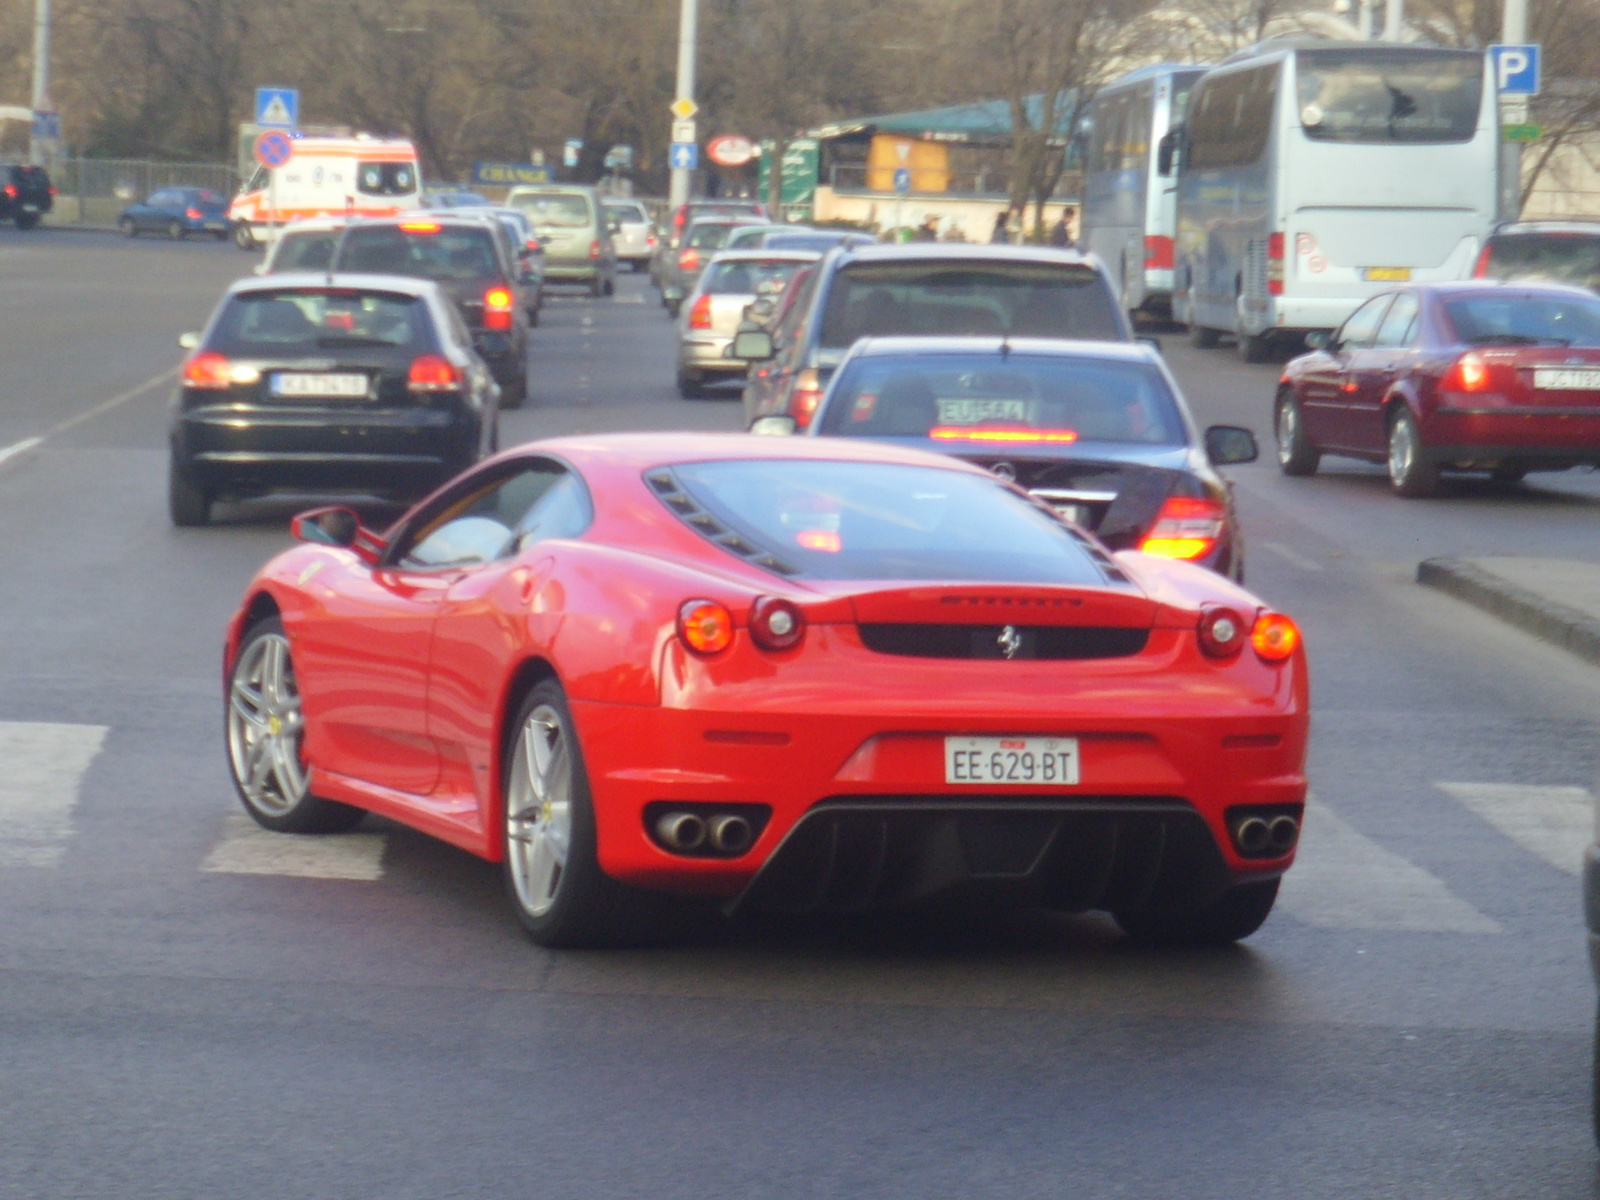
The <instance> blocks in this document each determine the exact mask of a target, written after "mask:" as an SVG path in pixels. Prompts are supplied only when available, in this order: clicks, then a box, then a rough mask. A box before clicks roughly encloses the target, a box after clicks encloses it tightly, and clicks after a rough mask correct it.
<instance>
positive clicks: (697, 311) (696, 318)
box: [689, 296, 711, 329]
mask: <svg viewBox="0 0 1600 1200" xmlns="http://www.w3.org/2000/svg"><path fill="white" fill-rule="evenodd" d="M689 328H690V329H710V328H711V297H710V296H701V297H700V299H698V300H696V301H695V302H694V307H693V308H691V309H690V310H689Z"/></svg>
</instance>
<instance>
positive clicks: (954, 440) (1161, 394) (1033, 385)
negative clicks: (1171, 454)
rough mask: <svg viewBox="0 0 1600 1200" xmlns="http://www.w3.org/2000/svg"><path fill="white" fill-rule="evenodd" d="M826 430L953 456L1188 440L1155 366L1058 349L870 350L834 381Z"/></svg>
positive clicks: (824, 423)
mask: <svg viewBox="0 0 1600 1200" xmlns="http://www.w3.org/2000/svg"><path fill="white" fill-rule="evenodd" d="M819 432H820V433H823V434H835V435H838V436H842V437H908V438H930V439H932V440H933V441H936V442H940V443H943V444H944V445H945V446H946V448H947V449H949V450H950V451H951V452H953V453H959V452H960V451H963V450H967V451H971V450H977V449H993V448H995V447H998V446H1018V447H1020V446H1028V445H1056V446H1061V445H1070V444H1072V443H1073V442H1080V441H1083V442H1137V443H1141V444H1145V445H1161V446H1176V445H1181V444H1183V443H1184V442H1185V441H1186V440H1187V438H1186V435H1185V431H1184V425H1183V421H1182V420H1181V418H1180V417H1179V416H1178V408H1177V405H1176V403H1175V402H1174V400H1173V397H1172V392H1171V389H1169V388H1168V386H1167V381H1166V379H1165V378H1164V377H1163V376H1162V374H1161V372H1160V370H1158V369H1157V368H1156V367H1154V366H1153V365H1151V364H1149V363H1141V362H1119V361H1116V360H1112V359H1103V358H1064V357H1060V356H1056V355H1028V354H1009V355H1005V356H1004V357H1002V356H1001V355H998V354H916V355H905V356H900V355H883V356H878V355H870V356H865V357H861V358H857V359H854V360H852V361H851V362H850V363H849V364H847V365H846V367H845V368H844V370H843V371H841V372H840V375H839V379H838V381H837V382H836V383H835V384H834V387H833V391H832V395H831V398H830V399H829V401H828V408H827V411H826V412H825V413H824V414H823V420H822V425H821V428H820V429H819Z"/></svg>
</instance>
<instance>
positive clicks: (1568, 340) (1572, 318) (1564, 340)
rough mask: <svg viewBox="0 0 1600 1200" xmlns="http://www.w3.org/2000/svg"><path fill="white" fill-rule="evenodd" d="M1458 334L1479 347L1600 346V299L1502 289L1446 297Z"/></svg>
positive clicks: (1451, 319) (1464, 340)
mask: <svg viewBox="0 0 1600 1200" xmlns="http://www.w3.org/2000/svg"><path fill="white" fill-rule="evenodd" d="M1444 308H1445V312H1446V313H1448V314H1449V316H1450V323H1451V324H1452V325H1454V326H1455V330H1456V336H1457V337H1458V338H1460V340H1461V341H1463V342H1466V343H1468V344H1470V345H1474V346H1494V345H1502V346H1516V345H1530V346H1536V345H1555V346H1600V298H1596V299H1591V298H1590V297H1588V296H1551V295H1543V296H1541V295H1538V294H1537V293H1535V294H1533V295H1529V294H1528V293H1526V292H1516V291H1508V292H1500V293H1494V294H1491V295H1487V296H1463V297H1460V298H1458V299H1455V300H1447V301H1445V306H1444Z"/></svg>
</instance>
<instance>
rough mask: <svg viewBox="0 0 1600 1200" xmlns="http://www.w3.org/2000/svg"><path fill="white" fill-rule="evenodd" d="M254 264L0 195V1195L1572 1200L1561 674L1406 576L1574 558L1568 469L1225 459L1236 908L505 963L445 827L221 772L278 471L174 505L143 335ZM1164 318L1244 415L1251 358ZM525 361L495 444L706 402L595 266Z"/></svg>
mask: <svg viewBox="0 0 1600 1200" xmlns="http://www.w3.org/2000/svg"><path fill="white" fill-rule="evenodd" d="M253 261H254V260H253V258H252V257H249V256H246V255H243V254H241V253H239V252H238V251H236V250H234V249H233V248H232V247H231V246H217V245H211V244H205V245H202V244H181V245H173V244H165V243H157V242H154V241H139V242H131V243H130V242H123V241H120V240H117V239H114V238H111V237H106V236H101V235H90V234H72V233H51V232H41V233H35V234H31V235H17V234H15V233H13V232H12V231H10V230H6V231H4V232H0V328H3V329H4V330H5V334H6V335H5V337H4V338H3V340H0V1197H5V1198H8V1200H9V1198H10V1197H41V1198H51V1200H54V1198H57V1197H76V1196H86V1197H102V1196H106V1197H110V1196H115V1197H118V1198H119V1200H130V1198H137V1197H152V1198H154V1197H159V1198H160V1200H180V1198H187V1197H197V1198H199V1197H204V1198H206V1200H214V1198H216V1197H226V1196H249V1197H252V1198H262V1200H265V1198H272V1197H296V1198H298V1197H306V1196H329V1197H333V1196H338V1197H354V1196H361V1197H366V1196H374V1197H377V1196H382V1197H385V1198H386V1200H389V1198H401V1197H419V1198H420V1197H427V1198H434V1197H443V1196H455V1195H460V1196H487V1195H511V1196H538V1197H541V1198H558V1197H569V1196H570V1197H578V1196H582V1197H592V1196H650V1197H684V1198H694V1200H703V1198H707V1197H723V1196H727V1197H750V1196H783V1197H797V1196H818V1197H822V1196H827V1197H834V1196H851V1197H855V1196H871V1197H878V1196H894V1197H908V1198H911V1197H916V1198H927V1197H941V1196H970V1195H982V1196H1005V1197H1041V1198H1045V1197H1048V1198H1052V1200H1054V1198H1059V1197H1064V1196H1082V1197H1110V1196H1129V1197H1163V1198H1164V1197H1173V1196H1183V1197H1185V1198H1186V1200H1202V1198H1208V1197H1218V1198H1221V1197H1228V1198H1230V1200H1237V1198H1254V1197H1273V1198H1279V1197H1294V1198H1296V1200H1311V1198H1317V1197H1362V1198H1372V1197H1403V1198H1405V1200H1433V1198H1440V1200H1445V1198H1448V1200H1458V1198H1466V1197H1485V1198H1490V1197H1492V1198H1495V1200H1502V1198H1504V1197H1512V1196H1515V1197H1524V1196H1526V1197H1547V1196H1551V1197H1555V1196H1559V1197H1566V1196H1591V1195H1594V1194H1596V1192H1597V1184H1596V1153H1595V1149H1594V1146H1593V1144H1592V1142H1591V1135H1590V1131H1589V1124H1588V1122H1589V1114H1588V1096H1587V1088H1588V1073H1589V1062H1590V1037H1591V1028H1592V1022H1593V1018H1594V1012H1595V999H1594V993H1593V988H1592V985H1591V983H1590V981H1589V976H1588V967H1587V963H1586V960H1585V957H1584V945H1583V937H1582V921H1581V916H1580V910H1579V903H1578V886H1577V880H1576V877H1575V875H1574V873H1573V867H1574V863H1575V861H1576V859H1575V855H1576V848H1577V847H1578V846H1580V845H1581V844H1582V841H1583V840H1584V839H1585V838H1586V836H1587V829H1588V822H1589V817H1588V802H1589V790H1590V789H1592V788H1593V787H1594V785H1595V768H1596V762H1597V757H1600V741H1597V737H1596V734H1597V730H1600V705H1597V700H1600V672H1597V671H1595V670H1594V669H1592V668H1589V667H1586V666H1583V665H1581V664H1579V663H1577V662H1576V661H1575V660H1570V659H1568V658H1567V657H1565V656H1564V655H1562V654H1561V653H1559V652H1558V651H1555V650H1553V649H1550V648H1548V647H1545V646H1543V645H1542V644H1540V643H1538V642H1535V641H1532V640H1531V639H1528V638H1526V637H1524V636H1523V635H1521V634H1518V633H1516V632H1513V631H1511V630H1509V629H1506V628H1504V627H1502V626H1500V625H1498V624H1496V623H1495V622H1493V621H1492V620H1491V619H1490V618H1488V617H1486V616H1484V615H1482V614H1480V613H1478V612H1477V611H1476V610H1473V609H1470V608H1468V607H1466V606H1463V605H1461V604H1459V603H1457V602H1455V601H1453V600H1451V599H1450V598H1448V597H1446V596H1443V595H1441V594H1439V593H1436V592H1432V591H1429V590H1426V589H1423V588H1420V587H1418V586H1417V585H1416V584H1415V583H1413V582H1412V572H1413V571H1414V569H1415V564H1416V562H1417V561H1418V560H1419V559H1422V558H1425V557H1430V556H1433V555H1439V554H1460V555H1479V554H1499V553H1523V554H1542V555H1550V556H1566V557H1586V558H1590V559H1596V558H1600V486H1597V485H1600V477H1596V476H1593V475H1590V476H1586V477H1577V476H1574V477H1570V478H1568V477H1562V478H1560V479H1552V478H1549V477H1546V478H1540V477H1534V480H1533V482H1531V483H1529V484H1527V485H1524V486H1517V487H1492V486H1490V485H1488V484H1467V485H1462V486H1461V487H1458V488H1456V489H1454V490H1453V492H1452V494H1450V495H1448V496H1447V497H1445V498H1442V499H1439V500H1435V501H1430V502H1406V501H1401V500H1397V499H1394V498H1392V497H1391V496H1390V495H1389V494H1388V491H1387V487H1386V485H1385V483H1384V481H1383V479H1382V478H1381V477H1380V476H1379V475H1378V474H1377V473H1376V472H1375V471H1374V470H1373V469H1370V468H1366V467H1362V466H1359V465H1355V464H1350V465H1348V466H1340V465H1338V464H1335V463H1332V462H1330V463H1329V468H1328V469H1327V470H1326V471H1325V472H1324V473H1323V474H1321V475H1319V476H1317V477H1315V478H1312V479H1308V480H1290V479H1285V478H1282V477H1281V476H1279V475H1278V474H1277V472H1276V470H1275V468H1274V467H1272V466H1271V465H1270V464H1262V465H1255V466H1248V467H1242V468H1239V469H1237V470H1234V471H1233V472H1232V475H1233V478H1234V479H1235V480H1236V481H1237V486H1238V493H1239V497H1240V502H1241V505H1242V508H1243V514H1244V521H1245V528H1246V537H1247V539H1248V545H1249V558H1248V568H1247V569H1248V574H1249V580H1250V582H1251V584H1252V586H1254V587H1255V588H1256V589H1257V590H1259V591H1260V592H1261V593H1262V594H1263V595H1264V596H1266V597H1267V598H1268V599H1269V600H1270V601H1271V602H1272V603H1274V604H1276V605H1278V606H1280V607H1282V608H1283V609H1285V610H1286V611H1288V612H1291V613H1293V614H1294V615H1295V616H1296V618H1297V619H1299V620H1300V621H1301V623H1302V625H1303V627H1304V629H1305V632H1306V639H1307V645H1308V647H1309V651H1310V656H1311V662H1312V669H1313V692H1314V702H1315V724H1314V738H1313V750H1312V777H1313V780H1314V789H1315V796H1316V801H1315V805H1314V807H1313V809H1312V811H1311V816H1310V819H1309V821H1308V824H1307V834H1306V841H1305V845H1304V849H1303V852H1302V862H1301V864H1300V865H1299V866H1297V867H1296V868H1295V871H1294V872H1292V873H1291V876H1290V882H1289V884H1288V885H1287V886H1286V887H1285V889H1284V894H1283V898H1282V900H1281V902H1280V906H1279V911H1278V912H1276V913H1275V914H1274V916H1273V917H1272V918H1271V920H1270V921H1269V922H1268V923H1267V925H1266V926H1265V928H1264V929H1263V930H1262V931H1261V932H1260V933H1259V934H1258V935H1257V936H1255V937H1254V938H1252V939H1250V941H1249V942H1248V943H1246V944H1245V945H1243V946H1242V947H1239V948H1237V949H1233V950H1229V951H1225V952H1216V953H1187V954H1176V953H1155V952H1137V951H1133V950H1130V949H1128V948H1126V947H1123V946H1122V945H1120V944H1119V942H1118V940H1117V937H1116V934H1115V932H1114V930H1113V929H1112V928H1111V927H1110V926H1109V924H1108V923H1106V922H1105V921H1103V920H1100V919H1097V918H1094V917H1086V918H1076V919H1063V918H1047V917H1041V916H1033V915H1026V914H1024V915H1019V916H1016V917H1013V918H1010V919H1007V920H1005V921H1002V922H1000V923H998V924H988V923H972V924H963V923H961V922H959V921H956V920H946V919H939V920H935V919H932V918H917V919H913V920H906V919H901V920H896V921H889V920H875V921H866V922H826V923H807V924H801V925H784V924H778V923H764V924H756V925H749V926H741V927H738V928H733V929H722V928H720V927H708V928H705V929H702V930H697V931H692V932H690V933H686V934H685V935H684V936H683V937H682V938H681V939H680V940H678V941H676V942H674V943H673V944H670V945H666V946H663V947H658V948H655V949H651V950H641V951H632V952H626V953H587V954H580V953H548V952H545V951H542V950H539V949H537V948H535V947H533V946H531V945H530V944H529V943H527V942H526V941H525V940H524V939H523V938H522V937H521V935H520V934H519V932H518V931H517V929H516V927H515V924H514V922H513V920H512V919H511V917H510V914H509V911H508V909H507V906H506V904H505V902H504V900H503V898H502V895H501V891H500V881H499V877H498V874H497V872H496V870H495V869H494V868H492V867H490V866H488V865H487V864H484V863H481V862H479V861H477V860H475V859H472V858H471V857H469V856H467V855H465V854H462V853H460V852H458V851H455V850H452V849H450V848H448V847H445V846H443V845H441V844H439V843H435V842H432V841H430V840H428V839H427V838H424V837H421V836H420V835H416V834H412V833H410V832H407V831H405V830H403V829H401V828H399V827H397V826H394V825H390V824H386V823H384V822H381V821H377V820H374V819H369V821H368V822H367V823H366V824H365V825H364V826H363V827H362V829H361V830H360V831H359V832H357V833H356V834H354V835H350V836H348V837H344V838H339V839H325V841H327V842H328V843H329V844H328V845H327V846H314V847H310V848H306V847H303V846H302V845H301V844H300V843H302V842H304V841H305V839H279V838H274V837H272V836H270V835H264V834H255V833H253V832H252V831H251V830H250V828H249V827H248V825H247V823H245V822H244V819H243V817H242V814H241V813H240V811H239V808H238V804H237V801H236V800H235V799H234V797H233V795H232V792H231V790H230V787H229V784H228V781H227V777H226V774H225V768H224V765H223V756H222V742H221V721H220V684H219V678H218V676H219V648H220V644H221V639H222V632H223V626H224V623H225V621H226V619H227V617H228V615H229V613H230V611H231V609H232V607H233V605H234V604H235V603H236V601H237V599H238V596H239V593H240V590H241V588H242V587H243V585H244V583H245V581H246V579H247V578H248V576H249V574H250V573H251V571H252V570H253V569H254V568H255V566H256V565H257V564H258V563H259V562H260V561H261V560H263V559H264V558H265V557H267V556H268V555H269V554H271V553H272V552H273V551H274V550H276V549H277V548H279V547H281V546H283V545H284V544H286V534H285V516H286V514H287V513H288V512H289V511H291V510H292V508H293V504H292V503H284V502H275V503H270V504H267V503H259V504H254V505H243V506H236V507H233V508H229V509H225V510H223V512H222V513H221V519H220V522H219V523H218V524H217V525H215V526H214V527H212V528H208V529H201V530H184V531H179V530H174V529H172V528H171V527H170V526H169V525H168V523H167V520H166V514H165V508H164V468H165V449H164V437H165V422H166V411H167V405H168V402H169V399H168V393H169V390H170V375H169V373H170V372H171V371H172V370H173V369H174V368H175V366H176V365H177V363H178V361H179V352H178V350H177V348H176V346H175V344H174V338H175V337H176V335H177V334H178V333H179V332H180V331H182V330H184V329H189V328H194V327H197V326H198V324H199V323H200V322H201V321H202V320H203V319H204V317H205V315H206V313H207V312H208V311H209V309H210V307H211V305H212V304H213V302H214V300H215V297H216V295H217V293H218V291H219V289H220V288H221V286H222V285H223V284H224V283H225V282H226V281H227V280H229V279H230V278H232V277H234V276H236V275H238V274H240V273H242V272H244V271H245V270H247V269H248V267H249V265H251V263H252V262H253ZM1165 341H1166V342H1167V343H1168V354H1169V359H1170V361H1171V362H1172V363H1173V365H1174V367H1175V369H1176V370H1177V373H1178V375H1179V377H1180V379H1181V380H1182V381H1183V384H1184V386H1185V388H1186V389H1187V390H1188V392H1189V395H1190V398H1191V401H1192V402H1193V404H1194V407H1195V408H1196V411H1197V412H1198V414H1199V415H1200V417H1201V419H1202V421H1234V422H1239V423H1245V424H1250V425H1253V426H1255V428H1256V429H1257V431H1258V433H1260V434H1261V435H1262V436H1263V441H1264V442H1266V441H1268V440H1269V439H1268V437H1267V435H1268V434H1269V432H1270V431H1269V428H1268V416H1267V410H1268V404H1269V402H1270V398H1271V394H1272V388H1273V384H1274V380H1275V377H1276V375H1275V369H1274V368H1271V367H1244V366H1241V365H1239V364H1238V363H1237V362H1236V361H1235V360H1234V359H1233V358H1232V357H1231V355H1230V354H1229V353H1228V352H1227V351H1225V350H1213V351H1208V352H1200V351H1194V350H1191V349H1189V348H1188V347H1187V346H1185V345H1183V344H1182V343H1181V341H1180V340H1179V339H1178V338H1176V337H1172V336H1168V337H1166V338H1165ZM533 354H534V361H535V365H536V375H535V379H536V382H535V385H534V389H533V395H532V398H531V400H530V403H529V405H528V407H527V408H526V409H525V410H523V411H522V412H519V413H512V414H508V415H507V416H506V418H505V420H504V424H503V426H502V441H503V443H506V444H509V443H510V442H512V441H515V440H518V439H522V438H532V437H536V436H540V435H544V434H552V433H566V432H572V431H582V430H609V429H637V428H663V429H665V428H681V427H694V428H734V427H736V425H737V421H738V413H737V405H736V404H734V403H732V398H731V396H730V397H729V399H727V400H718V399H709V400H699V401H683V400H680V399H679V398H678V397H677V395H676V392H675V390H674V388H673V370H672V341H671V331H670V325H669V322H668V321H667V319H666V317H665V316H664V315H663V313H662V311H661V309H660V308H659V307H657V306H656V305H655V304H654V302H653V294H652V293H649V292H648V290H647V286H646V284H645V282H644V280H643V279H642V278H628V277H624V278H623V279H622V281H621V284H620V286H619V294H618V296H617V298H616V300H615V301H597V300H591V299H588V298H587V297H581V296H578V295H576V294H573V295H571V296H570V297H561V298H558V299H554V300H552V301H551V302H550V304H549V307H548V308H547V309H546V313H545V319H544V322H543V324H542V325H541V327H540V328H539V329H538V330H537V331H536V335H535V339H534V348H533ZM35 438H38V439H41V440H40V441H39V442H38V443H33V442H32V440H31V439H35ZM19 445H20V446H22V447H23V448H22V449H21V450H16V447H18V446H19ZM13 451H15V452H13ZM286 842H288V843H291V844H290V845H288V846H287V848H286V846H285V843H286Z"/></svg>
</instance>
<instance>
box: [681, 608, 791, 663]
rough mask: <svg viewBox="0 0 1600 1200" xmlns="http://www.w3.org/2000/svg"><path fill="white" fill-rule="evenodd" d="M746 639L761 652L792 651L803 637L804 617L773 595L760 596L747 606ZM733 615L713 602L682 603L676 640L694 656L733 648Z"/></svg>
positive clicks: (709, 654) (717, 652) (707, 654)
mask: <svg viewBox="0 0 1600 1200" xmlns="http://www.w3.org/2000/svg"><path fill="white" fill-rule="evenodd" d="M745 628H746V629H747V630H748V631H749V633H750V640H751V641H753V642H754V643H755V644H756V645H757V646H760V647H761V648H762V649H763V650H773V651H782V650H793V649H794V648H795V647H796V646H798V645H799V644H800V643H801V641H802V640H803V639H804V638H805V635H806V619H805V615H804V614H803V613H802V612H801V611H800V609H799V607H798V606H796V605H794V604H792V603H790V602H789V601H787V600H784V599H781V598H780V597H777V596H762V597H761V598H760V599H758V600H757V601H756V602H755V603H754V604H752V605H751V606H750V618H749V620H748V621H747V622H746V623H745ZM733 631H734V621H733V612H732V611H731V610H730V609H729V608H728V606H727V605H726V604H723V603H721V602H720V601H717V600H704V599H697V600H685V601H684V602H683V604H682V605H680V606H679V608H678V637H679V638H681V639H682V640H683V644H684V645H685V646H687V647H689V649H691V650H693V651H694V652H695V653H696V654H702V655H706V656H708V657H709V656H711V655H713V654H721V653H722V652H723V651H724V650H726V649H727V648H728V647H729V646H731V645H733Z"/></svg>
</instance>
